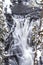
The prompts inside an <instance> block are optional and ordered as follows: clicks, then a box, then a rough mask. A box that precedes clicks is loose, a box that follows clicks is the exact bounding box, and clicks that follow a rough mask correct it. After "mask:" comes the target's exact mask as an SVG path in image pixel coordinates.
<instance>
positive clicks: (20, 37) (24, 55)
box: [10, 16, 33, 65]
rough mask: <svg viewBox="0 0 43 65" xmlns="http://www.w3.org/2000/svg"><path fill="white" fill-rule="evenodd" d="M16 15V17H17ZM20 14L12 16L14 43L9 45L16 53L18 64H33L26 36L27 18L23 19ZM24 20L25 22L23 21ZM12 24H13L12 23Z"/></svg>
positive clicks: (27, 33)
mask: <svg viewBox="0 0 43 65" xmlns="http://www.w3.org/2000/svg"><path fill="white" fill-rule="evenodd" d="M17 17H18V18H17ZM19 17H20V16H14V18H13V19H14V21H13V23H14V24H15V23H16V27H15V28H14V30H13V32H12V34H13V38H14V44H13V45H12V46H11V48H10V49H11V50H12V52H13V53H14V54H15V55H17V57H18V61H19V65H24V64H25V65H33V57H32V56H33V55H32V54H33V52H32V48H31V47H29V44H27V37H28V35H29V32H30V31H29V28H31V27H29V20H28V19H29V18H27V19H24V18H22V17H20V18H19ZM24 20H25V22H23V21H24ZM14 24H13V25H14Z"/></svg>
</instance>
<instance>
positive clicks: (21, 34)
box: [4, 0, 40, 65]
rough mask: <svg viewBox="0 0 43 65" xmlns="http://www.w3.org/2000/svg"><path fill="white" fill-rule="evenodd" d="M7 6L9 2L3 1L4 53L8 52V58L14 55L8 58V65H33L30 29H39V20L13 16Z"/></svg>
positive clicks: (31, 33)
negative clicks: (5, 30) (5, 28)
mask: <svg viewBox="0 0 43 65" xmlns="http://www.w3.org/2000/svg"><path fill="white" fill-rule="evenodd" d="M8 2H9V0H8ZM7 4H8V5H7ZM9 4H10V2H9V3H7V2H6V0H5V5H4V8H6V7H7V10H6V12H5V11H4V12H5V17H6V23H7V28H8V33H7V34H6V36H5V38H6V41H5V42H6V43H5V47H6V46H7V47H6V48H5V51H7V52H8V54H9V56H11V55H14V57H10V58H8V61H9V65H10V64H11V65H34V53H33V48H32V47H31V44H32V43H33V42H32V35H33V31H32V29H33V27H34V26H37V30H38V29H39V26H40V19H39V18H38V19H36V20H34V17H33V20H32V21H30V17H24V16H20V15H14V16H13V15H12V12H11V9H10V8H9V6H10V5H9ZM12 6H13V5H12ZM4 10H5V9H4ZM6 13H7V14H6ZM34 13H36V12H34ZM34 13H33V14H34ZM36 14H37V13H36ZM26 16H27V15H26ZM36 17H37V15H36ZM8 46H9V47H8ZM5 60H6V59H5ZM5 63H6V64H5V65H8V64H7V62H5Z"/></svg>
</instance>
